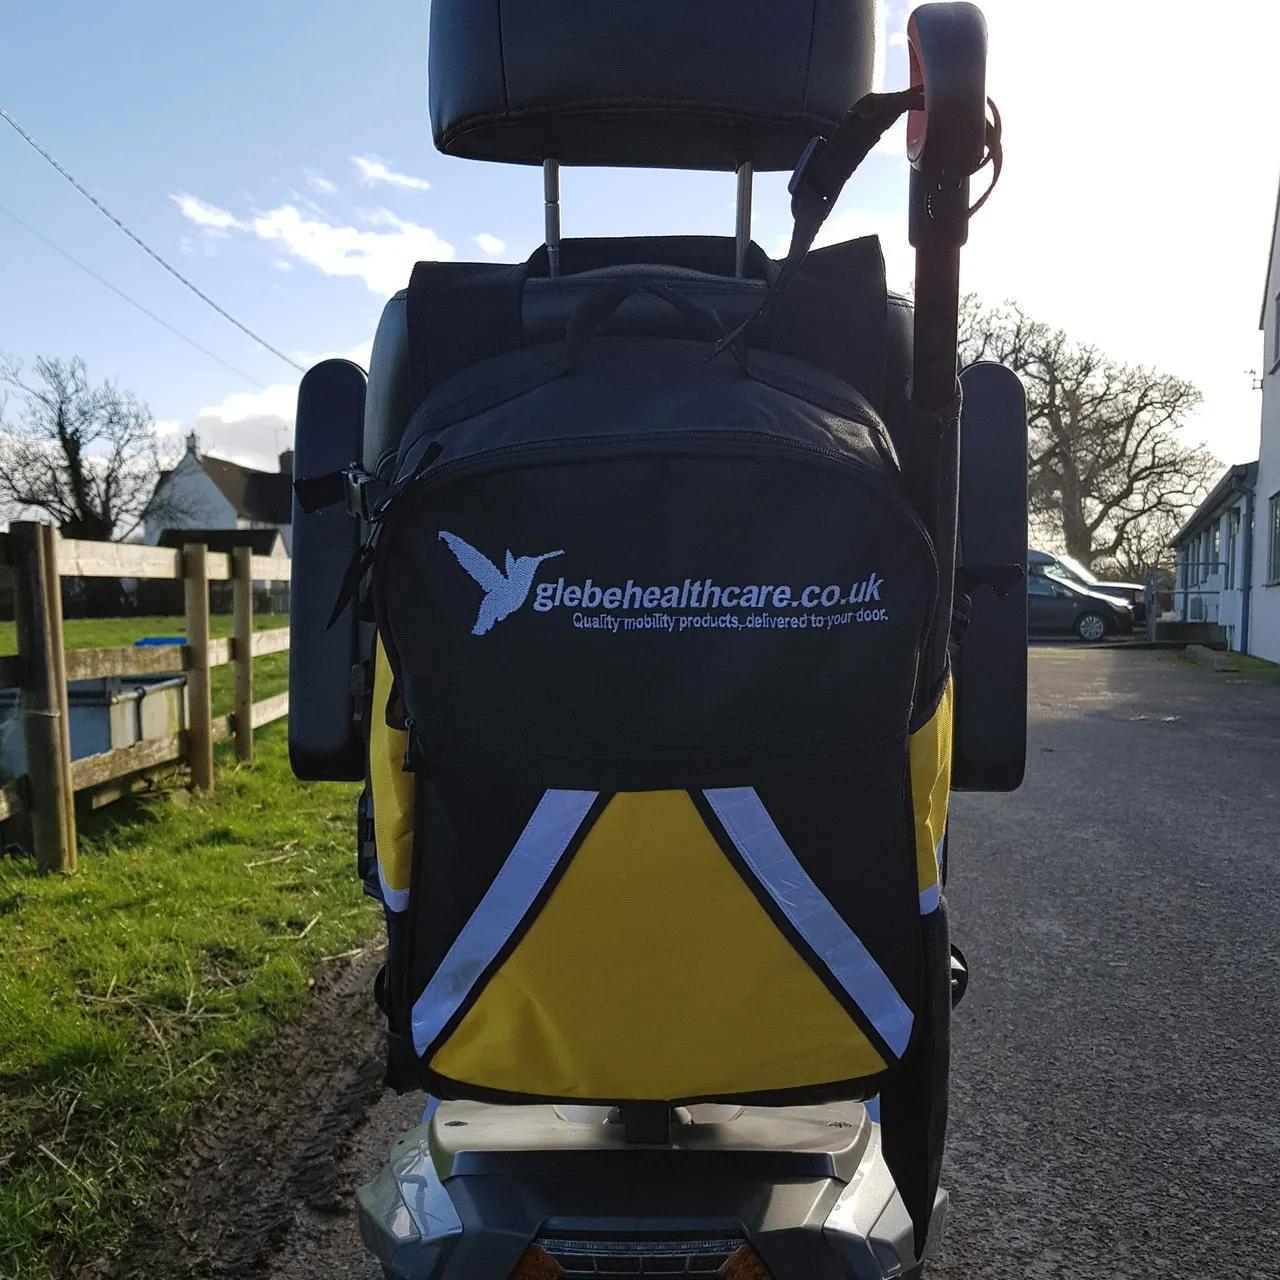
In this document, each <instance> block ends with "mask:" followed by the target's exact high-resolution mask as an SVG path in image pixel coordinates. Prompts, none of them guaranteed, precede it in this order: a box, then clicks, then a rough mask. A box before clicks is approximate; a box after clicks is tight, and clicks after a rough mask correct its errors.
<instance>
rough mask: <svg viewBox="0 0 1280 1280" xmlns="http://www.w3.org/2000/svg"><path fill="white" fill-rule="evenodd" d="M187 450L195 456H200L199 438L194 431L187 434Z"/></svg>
mask: <svg viewBox="0 0 1280 1280" xmlns="http://www.w3.org/2000/svg"><path fill="white" fill-rule="evenodd" d="M187 452H188V453H189V454H192V455H193V456H195V457H197V458H198V457H199V456H200V438H199V436H197V435H196V433H195V432H194V431H193V432H191V434H190V435H189V436H187Z"/></svg>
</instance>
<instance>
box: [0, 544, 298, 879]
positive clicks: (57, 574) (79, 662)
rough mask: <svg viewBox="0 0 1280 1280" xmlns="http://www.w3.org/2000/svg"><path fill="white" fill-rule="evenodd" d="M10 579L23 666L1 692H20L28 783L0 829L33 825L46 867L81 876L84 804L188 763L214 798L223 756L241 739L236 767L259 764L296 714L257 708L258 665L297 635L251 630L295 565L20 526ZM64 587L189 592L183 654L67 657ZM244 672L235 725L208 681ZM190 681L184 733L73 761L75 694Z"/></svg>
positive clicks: (145, 651) (3, 554)
mask: <svg viewBox="0 0 1280 1280" xmlns="http://www.w3.org/2000/svg"><path fill="white" fill-rule="evenodd" d="M0 573H4V574H6V575H7V574H10V573H11V574H12V577H13V588H14V613H15V617H16V621H17V630H18V654H17V656H16V657H0V687H14V686H16V687H17V688H18V689H19V690H20V707H21V717H22V735H23V743H24V747H25V752H26V769H27V771H26V774H25V776H23V777H20V778H15V779H13V780H12V781H10V782H8V783H6V784H5V785H4V786H3V787H0V822H3V821H5V820H7V819H9V818H13V817H16V816H17V815H19V814H21V813H24V812H25V813H28V814H29V815H30V819H31V831H32V844H33V846H34V851H35V855H36V861H37V863H38V865H39V866H40V867H41V868H43V869H45V870H51V871H71V870H74V869H75V864H76V813H75V794H76V792H91V793H92V796H91V802H92V803H93V805H94V806H95V807H97V806H98V805H100V804H105V803H108V802H109V801H111V800H114V799H118V798H119V797H120V796H121V795H123V794H125V793H126V792H127V791H128V790H129V789H130V786H131V783H132V782H133V781H135V780H136V779H137V778H138V777H139V776H140V775H142V774H144V773H146V772H147V771H149V770H154V769H158V768H160V767H161V766H163V765H169V764H173V763H175V762H177V761H182V760H185V761H187V762H188V763H189V764H190V767H191V775H192V782H193V785H194V786H195V787H196V789H197V790H200V791H206V792H208V791H212V790H213V746H214V743H215V742H219V741H221V740H222V739H224V738H234V739H235V749H236V757H237V758H238V759H240V760H250V759H252V757H253V731H254V729H256V728H258V727H259V726H261V725H264V724H270V723H271V722H272V721H273V720H279V719H281V718H282V717H283V716H286V715H288V714H289V695H288V693H287V692H285V693H281V694H278V695H277V696H275V697H274V698H266V699H264V700H263V701H261V702H255V701H254V700H253V659H254V658H255V657H260V656H262V655H263V654H268V653H278V652H281V651H282V650H285V649H288V647H289V628H288V627H281V628H279V629H278V630H275V631H257V632H255V631H254V629H253V583H254V581H255V580H259V581H261V580H263V579H266V580H268V581H280V580H282V574H283V575H287V574H288V565H287V564H282V563H281V561H280V560H278V559H275V558H267V557H263V556H254V555H251V554H250V552H249V548H248V547H239V548H237V549H236V550H235V551H233V552H232V554H230V555H223V554H211V553H210V552H209V551H208V549H207V548H206V547H204V546H203V545H200V544H191V545H188V546H186V547H184V548H183V549H182V550H181V551H177V550H171V549H168V548H164V547H144V546H138V545H136V544H131V543H120V542H84V541H77V540H75V539H69V538H63V537H60V536H59V534H58V531H57V530H56V529H55V528H54V527H53V526H52V525H44V524H34V523H19V524H13V525H11V526H10V532H9V533H8V535H3V534H0ZM63 578H135V579H136V578H161V579H165V578H167V579H171V580H181V581H182V582H183V583H184V588H185V600H186V609H185V614H186V632H185V643H184V644H181V645H158V646H155V647H126V648H118V649H79V650H71V651H70V652H68V651H67V650H66V647H65V644H64V640H63V634H62V592H61V579H63ZM226 579H230V580H231V582H232V601H233V607H232V613H233V631H234V635H233V636H232V638H231V639H229V640H214V639H211V638H210V636H209V583H210V582H211V581H217V580H226ZM228 663H230V664H232V665H234V667H235V704H234V708H235V709H234V710H233V711H232V713H231V714H230V715H226V716H219V717H216V718H215V716H214V715H213V710H212V702H211V694H210V681H209V673H210V671H211V670H212V669H213V668H214V667H218V666H225V665H226V664H228ZM177 671H183V672H185V673H186V695H187V696H186V717H185V728H184V729H182V730H181V731H180V732H179V733H176V734H173V735H172V736H169V737H166V738H158V739H151V740H143V741H140V742H137V743H135V744H134V745H133V746H127V747H119V748H116V749H115V750H111V751H106V752H103V753H102V754H100V755H92V756H85V757H82V758H81V759H79V760H72V758H71V736H70V716H69V711H68V700H67V682H68V681H74V680H92V679H97V678H102V677H109V676H138V675H160V674H164V673H166V672H177Z"/></svg>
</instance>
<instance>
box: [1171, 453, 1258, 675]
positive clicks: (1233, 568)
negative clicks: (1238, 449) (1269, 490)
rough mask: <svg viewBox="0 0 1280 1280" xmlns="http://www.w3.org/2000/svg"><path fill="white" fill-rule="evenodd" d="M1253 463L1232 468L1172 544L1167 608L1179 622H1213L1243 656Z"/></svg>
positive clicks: (1249, 606) (1250, 578)
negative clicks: (1172, 565)
mask: <svg viewBox="0 0 1280 1280" xmlns="http://www.w3.org/2000/svg"><path fill="white" fill-rule="evenodd" d="M1257 475H1258V464H1257V463H1256V462H1246V463H1242V464H1241V465H1240V466H1237V467H1232V468H1231V470H1230V471H1228V472H1227V474H1226V475H1224V476H1223V477H1222V479H1221V480H1219V481H1218V483H1217V484H1216V485H1215V486H1214V488H1213V491H1212V492H1211V493H1210V494H1209V496H1208V497H1207V498H1206V499H1205V500H1204V501H1203V502H1202V503H1201V504H1200V505H1199V507H1197V508H1196V510H1195V512H1194V513H1193V514H1192V516H1191V518H1190V519H1189V520H1188V521H1187V522H1186V524H1185V525H1183V527H1182V529H1181V531H1180V532H1179V534H1178V536H1177V538H1176V539H1175V540H1174V549H1175V556H1176V560H1175V576H1174V588H1173V607H1174V609H1175V611H1176V612H1177V615H1178V617H1179V618H1181V619H1182V621H1184V622H1215V623H1217V624H1218V625H1219V626H1220V627H1221V628H1222V630H1223V632H1224V633H1225V635H1226V637H1227V644H1228V645H1229V646H1230V647H1231V648H1232V649H1234V650H1236V651H1237V652H1244V651H1245V649H1246V647H1247V646H1248V644H1249V639H1250V630H1251V622H1252V616H1251V615H1252V610H1253V595H1254V592H1253V582H1254V578H1255V576H1256V575H1255V574H1254V572H1253V559H1254V557H1253V538H1252V530H1253V527H1254V514H1253V513H1254V500H1255V492H1256V483H1257Z"/></svg>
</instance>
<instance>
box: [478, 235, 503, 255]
mask: <svg viewBox="0 0 1280 1280" xmlns="http://www.w3.org/2000/svg"><path fill="white" fill-rule="evenodd" d="M472 239H473V240H474V241H475V243H476V244H477V245H478V246H479V247H480V249H481V250H482V251H483V252H484V253H487V254H489V255H490V257H497V255H498V254H500V253H501V252H502V251H503V249H505V248H506V247H507V246H506V244H505V243H503V241H501V240H499V239H498V237H497V236H491V235H490V234H489V233H488V232H487V231H482V232H481V233H480V234H479V235H478V236H473V237H472Z"/></svg>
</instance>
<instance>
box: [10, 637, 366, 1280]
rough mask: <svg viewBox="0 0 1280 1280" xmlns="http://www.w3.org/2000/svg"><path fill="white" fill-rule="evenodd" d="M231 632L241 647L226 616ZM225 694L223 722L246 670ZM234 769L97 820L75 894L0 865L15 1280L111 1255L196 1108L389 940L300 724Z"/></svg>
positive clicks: (278, 659) (265, 668)
mask: <svg viewBox="0 0 1280 1280" xmlns="http://www.w3.org/2000/svg"><path fill="white" fill-rule="evenodd" d="M281 621H282V620H281V619H271V618H263V619H261V620H260V625H262V626H273V625H280V623H281ZM214 623H215V627H217V629H218V632H219V633H222V634H225V631H226V627H227V626H229V624H230V619H215V620H214ZM173 624H174V620H173V619H127V620H117V621H110V622H68V624H67V640H68V645H69V646H72V645H74V646H76V647H89V648H96V647H100V646H107V645H112V644H118V643H127V642H129V641H130V640H132V639H133V638H135V637H136V636H139V635H145V634H170V635H173V634H179V633H180V630H181V626H180V624H179V626H178V630H176V631H175V630H173V629H172V628H173ZM6 635H7V637H8V638H10V645H9V647H10V649H11V648H12V643H11V636H12V629H11V628H9V629H7V633H6V631H3V630H0V649H3V648H4V640H5V638H6ZM287 656H288V655H287V654H272V655H269V656H268V657H266V658H261V659H258V662H257V668H258V671H256V672H255V674H258V672H260V673H261V674H260V675H259V677H258V680H257V682H256V683H257V685H258V687H257V688H256V690H255V694H256V696H257V697H259V698H261V697H266V696H269V695H270V694H271V693H274V692H277V691H278V690H279V689H281V688H283V687H284V686H285V683H286V676H287V672H286V667H287ZM219 675H223V676H225V677H226V679H225V680H224V681H220V682H219V683H218V684H215V690H218V692H217V693H215V699H219V698H220V699H221V701H222V703H223V705H222V707H221V708H218V707H215V710H225V709H228V707H229V700H230V683H229V677H230V668H225V669H223V670H221V671H215V673H214V677H215V680H217V678H218V676H219ZM220 686H221V687H220ZM218 760H219V765H220V767H219V770H218V776H217V791H216V793H215V794H214V795H213V796H210V797H198V796H191V797H190V798H187V793H185V792H182V793H180V795H179V796H178V798H180V799H184V800H185V801H186V802H185V803H183V804H181V805H179V804H177V803H175V801H174V795H175V794H178V793H176V792H174V793H170V792H161V793H159V794H154V795H149V796H147V797H145V798H143V799H142V800H139V801H125V802H121V803H120V804H117V805H115V806H112V807H110V808H108V809H105V810H103V811H101V812H100V813H98V814H94V815H92V816H90V817H87V818H85V819H84V820H83V822H82V826H81V831H80V870H79V872H78V873H77V874H76V875H74V876H69V877H60V876H50V877H42V876H38V875H36V873H35V870H34V867H33V865H32V863H31V861H30V859H29V858H27V857H26V856H25V855H23V854H20V853H17V852H16V851H12V850H11V851H8V852H6V853H4V854H0V1277H4V1278H5V1280H17V1278H18V1277H21V1278H22V1280H52V1277H64V1276H68V1275H70V1274H73V1273H74V1270H75V1268H76V1267H77V1265H78V1264H80V1263H84V1262H87V1261H92V1260H93V1259H95V1258H97V1257H99V1256H103V1255H104V1254H109V1253H110V1251H111V1249H112V1247H113V1245H115V1244H117V1243H118V1242H119V1241H120V1240H121V1239H122V1238H123V1236H124V1233H125V1231H126V1229H127V1225H128V1222H129V1219H130V1216H131V1214H132V1212H133V1211H134V1210H135V1208H136V1207H137V1206H138V1205H139V1204H141V1203H144V1202H145V1201H146V1199H147V1197H148V1196H149V1195H150V1194H151V1192H152V1191H153V1189H154V1188H155V1185H156V1183H155V1179H156V1178H157V1176H158V1174H157V1171H156V1166H157V1158H158V1156H159V1155H160V1154H161V1153H162V1152H163V1151H164V1150H165V1149H166V1147H167V1146H168V1145H169V1144H171V1142H172V1140H173V1138H174V1136H175V1135H176V1134H177V1133H178V1132H179V1130H180V1128H181V1125H182V1123H183V1120H184V1118H185V1117H186V1115H187V1114H188V1112H189V1110H190V1108H191V1106H192V1104H193V1103H194V1102H195V1101H197V1100H198V1099H200V1098H202V1097H206V1096H208V1095H209V1094H210V1093H211V1092H214V1091H217V1090H218V1089H219V1088H221V1087H223V1086H224V1085H225V1083H226V1082H227V1081H229V1080H232V1079H234V1075H235V1072H236V1067H237V1063H238V1062H239V1063H240V1064H243V1063H244V1061H245V1056H246V1055H247V1054H249V1053H251V1052H252V1050H253V1049H254V1048H255V1047H256V1046H260V1045H261V1044H262V1043H264V1042H265V1041H266V1040H267V1039H269V1038H270V1037H271V1036H272V1034H273V1032H274V1030H275V1029H277V1028H278V1026H279V1025H280V1023H281V1022H282V1021H283V1020H286V1019H289V1018H292V1017H294V1016H296V1015H297V1014H298V1013H300V1012H301V1010H302V1009H303V1008H304V1006H305V1002H306V998H307V992H308V980H309V978H310V977H311V975H312V973H313V971H314V970H315V967H316V966H317V965H319V964H323V963H325V962H326V961H327V960H329V959H332V958H333V957H335V956H339V955H341V954H342V953H344V952H347V951H350V950H351V949H352V948H354V947H357V946H359V945H361V944H362V943H364V942H366V941H367V940H368V939H370V938H371V937H372V936H374V935H375V934H376V933H377V931H378V930H379V927H380V917H379V913H378V908H377V907H376V906H375V905H374V904H373V903H372V902H370V900H369V899H368V898H366V897H364V895H363V894H362V892H361V889H360V885H359V883H358V881H357V879H356V876H355V865H354V864H355V858H354V800H355V794H354V792H355V789H354V788H353V787H350V786H344V785H330V784H309V785H306V786H303V785H300V784H298V783H297V782H295V781H294V779H293V776H292V774H291V773H290V771H289V764H288V753H287V743H286V728H285V722H280V723H277V724H274V725H271V726H269V727H267V728H265V729H263V730H260V731H259V733H258V735H257V750H256V754H255V760H254V762H253V764H252V765H245V766H238V765H236V764H235V761H234V756H233V754H232V752H231V750H230V744H223V745H222V746H221V747H220V748H219V751H218Z"/></svg>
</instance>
